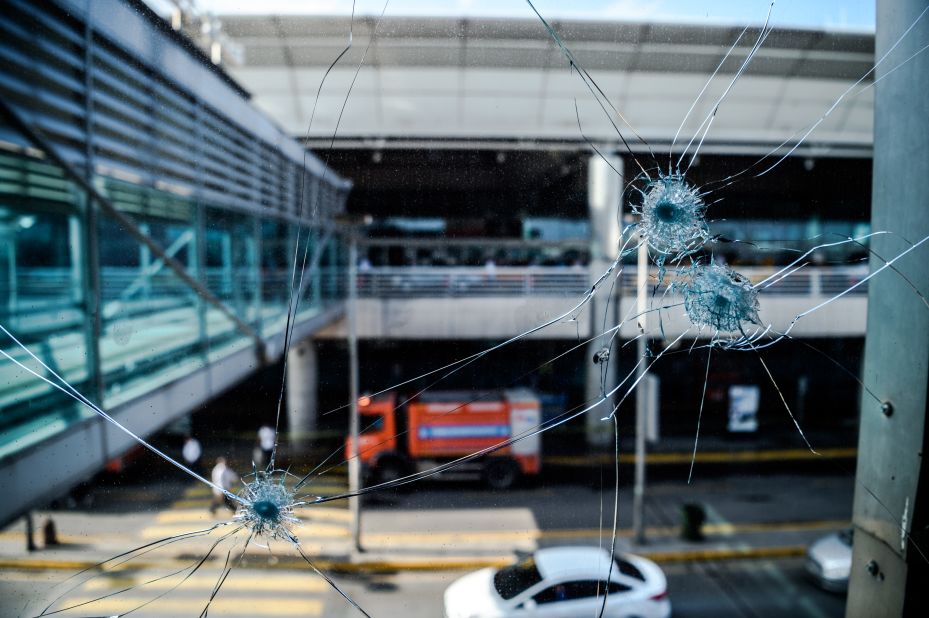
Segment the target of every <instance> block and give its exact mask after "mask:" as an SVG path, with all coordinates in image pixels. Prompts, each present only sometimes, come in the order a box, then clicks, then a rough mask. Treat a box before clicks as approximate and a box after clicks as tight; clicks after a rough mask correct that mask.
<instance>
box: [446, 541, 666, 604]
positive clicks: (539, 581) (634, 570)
mask: <svg viewBox="0 0 929 618" xmlns="http://www.w3.org/2000/svg"><path fill="white" fill-rule="evenodd" d="M611 563H612V569H611V568H610V564H611ZM604 596H606V604H605V606H604V611H603V616H605V617H608V618H632V617H637V618H667V617H668V616H670V615H671V601H670V600H669V599H668V592H667V580H666V578H665V575H664V573H663V572H662V571H661V569H660V568H659V567H658V565H657V564H655V563H654V562H652V561H651V560H646V559H645V558H642V557H639V556H633V555H629V554H626V555H622V556H619V557H617V558H615V560H614V559H613V558H612V557H611V556H610V553H609V552H608V551H606V550H604V549H601V548H599V547H551V548H546V549H540V550H537V551H536V552H534V553H533V554H531V555H529V556H527V557H524V558H522V559H520V560H518V561H517V562H515V563H514V564H512V565H510V566H507V567H504V568H502V569H492V568H488V569H482V570H480V571H475V572H474V573H470V574H468V575H465V576H464V577H462V578H460V579H458V580H456V581H455V582H453V583H452V584H451V585H450V586H449V587H448V589H446V591H445V616H446V618H507V617H513V618H516V617H520V618H530V617H533V618H536V617H537V618H556V617H558V618H562V617H564V618H567V617H569V616H570V617H574V616H597V615H599V611H600V607H601V605H603V603H604Z"/></svg>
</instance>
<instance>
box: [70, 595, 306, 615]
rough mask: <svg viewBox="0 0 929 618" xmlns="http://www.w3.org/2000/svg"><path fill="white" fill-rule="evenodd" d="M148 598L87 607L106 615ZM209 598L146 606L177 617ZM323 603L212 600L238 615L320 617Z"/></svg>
mask: <svg viewBox="0 0 929 618" xmlns="http://www.w3.org/2000/svg"><path fill="white" fill-rule="evenodd" d="M91 600H93V597H87V598H76V599H68V601H67V607H71V606H72V605H77V604H79V603H84V602H86V601H91ZM146 600H147V599H131V598H120V597H111V598H108V599H101V600H100V601H97V602H96V603H91V604H89V605H86V606H84V607H86V609H87V610H90V611H93V612H95V613H96V612H100V613H103V614H122V613H124V612H128V611H130V610H132V609H135V608H137V607H138V606H139V605H141V604H142V603H144V602H145V601H146ZM206 601H207V600H206V599H170V598H161V599H158V600H157V601H155V602H153V603H152V604H150V605H147V606H146V608H151V609H153V610H156V611H161V612H164V613H171V614H174V615H175V616H180V615H187V614H190V613H191V612H193V611H196V612H198V613H199V612H200V611H201V610H202V609H203V608H204V607H206ZM322 612H323V602H322V601H320V600H319V599H281V598H277V597H274V598H261V597H248V598H229V597H227V598H222V597H218V598H216V599H213V602H212V603H210V613H211V614H212V613H215V614H217V615H236V616H320V615H322Z"/></svg>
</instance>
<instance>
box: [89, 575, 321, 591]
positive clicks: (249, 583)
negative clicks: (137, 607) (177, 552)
mask: <svg viewBox="0 0 929 618" xmlns="http://www.w3.org/2000/svg"><path fill="white" fill-rule="evenodd" d="M157 577H159V574H157V573H151V574H147V575H139V576H135V577H131V578H128V577H116V578H107V579H104V578H101V577H98V578H96V579H92V580H90V581H89V582H87V583H86V584H84V586H83V589H84V590H85V591H87V592H97V591H110V592H117V591H119V590H123V589H125V588H129V587H131V586H141V587H140V588H138V590H157V591H159V592H160V591H163V590H169V589H171V588H173V587H174V586H177V590H179V591H184V590H201V589H202V590H212V589H213V587H214V586H215V585H216V581H217V580H218V579H219V574H216V575H206V574H199V573H198V574H196V575H192V576H190V577H188V578H187V579H186V580H185V581H184V583H182V584H180V585H179V586H178V584H179V583H180V582H181V580H183V579H184V574H183V573H178V574H177V575H174V576H172V577H165V578H164V579H158V580H157V581H151V580H153V579H156V578H157ZM145 582H150V583H147V584H146V583H145ZM142 584H145V585H144V586H142ZM326 588H327V585H326V582H324V581H323V580H322V579H321V578H320V577H318V576H316V575H314V574H311V573H307V574H305V575H302V576H300V575H284V574H280V573H274V574H271V573H262V574H261V576H252V575H248V576H245V575H242V574H241V573H236V572H235V571H233V572H232V574H231V575H229V577H228V579H227V580H226V582H225V584H224V587H223V590H234V591H236V592H241V591H246V590H248V591H252V590H256V591H267V592H291V593H302V592H324V591H325V590H326Z"/></svg>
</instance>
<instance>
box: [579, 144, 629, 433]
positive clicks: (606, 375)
mask: <svg viewBox="0 0 929 618" xmlns="http://www.w3.org/2000/svg"><path fill="white" fill-rule="evenodd" d="M622 172H623V161H622V159H621V158H620V157H619V156H618V155H615V154H612V155H606V160H604V158H603V157H601V156H599V155H595V156H592V157H591V158H590V160H589V162H588V165H587V204H588V208H589V211H590V230H591V234H590V236H591V247H590V249H591V250H590V277H591V282H593V281H596V280H597V279H598V278H599V277H600V276H601V275H602V274H603V273H604V272H605V271H606V269H607V268H609V267H610V264H612V263H613V260H615V259H616V257H617V255H618V254H619V244H620V242H621V238H620V232H621V229H620V225H621V223H620V221H621V220H622V187H623V175H622ZM614 274H615V272H614ZM612 284H613V281H612V280H605V281H604V282H603V283H602V284H601V287H600V288H599V289H598V290H597V293H596V294H595V295H594V297H593V299H592V301H591V303H590V319H591V321H592V322H591V334H592V335H596V334H597V333H601V332H603V331H604V330H605V329H609V328H612V327H613V326H615V325H616V324H617V318H618V316H619V299H620V294H619V292H620V290H619V282H618V281H616V286H615V287H613V286H612ZM611 291H612V295H611ZM604 325H605V327H606V328H604ZM618 341H619V338H618V337H617V338H616V340H615V342H618ZM609 345H610V336H609V335H606V336H603V337H600V338H597V339H594V340H593V341H591V343H590V345H589V346H588V354H587V361H586V362H587V363H588V364H587V374H586V384H587V386H586V393H585V394H586V398H587V400H588V401H592V400H596V399H597V398H599V397H601V396H602V395H603V392H604V391H606V392H609V391H610V389H612V388H613V387H614V386H615V385H616V374H617V371H616V367H617V363H618V361H619V354H618V349H619V348H618V346H617V345H613V348H612V358H610V360H609V362H608V363H607V364H603V363H594V362H593V359H594V356H595V355H597V354H598V353H599V352H600V351H601V350H602V349H603V348H604V347H608V346H609ZM611 410H612V407H611V406H610V405H609V402H607V403H604V404H602V405H601V406H598V407H597V408H595V409H594V410H592V411H591V412H590V413H589V414H588V415H587V426H586V431H587V444H588V445H590V446H607V445H609V444H611V443H612V441H613V429H612V427H613V426H612V424H611V423H605V422H603V421H602V420H601V419H602V418H603V417H604V416H606V415H607V414H609V412H610V411H611Z"/></svg>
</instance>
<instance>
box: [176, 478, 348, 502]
mask: <svg viewBox="0 0 929 618" xmlns="http://www.w3.org/2000/svg"><path fill="white" fill-rule="evenodd" d="M347 489H348V485H347V484H345V483H331V482H330V483H312V484H310V485H305V486H304V487H303V488H302V489H301V490H300V493H301V494H303V493H306V492H310V493H312V494H314V495H321V496H324V495H329V494H338V493H342V492H344V491H346V490H347ZM234 491H238V490H237V489H236V490H234ZM212 492H213V490H212V489H211V488H209V487H207V486H206V485H193V486H191V487H188V488H187V489H185V490H184V498H188V499H190V498H210V496H212Z"/></svg>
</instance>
